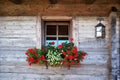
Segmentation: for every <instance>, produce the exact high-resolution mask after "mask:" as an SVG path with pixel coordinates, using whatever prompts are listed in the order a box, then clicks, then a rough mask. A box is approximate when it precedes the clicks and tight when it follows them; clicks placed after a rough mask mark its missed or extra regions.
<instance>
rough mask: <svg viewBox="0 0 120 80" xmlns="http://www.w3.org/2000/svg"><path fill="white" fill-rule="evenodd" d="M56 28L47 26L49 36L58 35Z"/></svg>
mask: <svg viewBox="0 0 120 80" xmlns="http://www.w3.org/2000/svg"><path fill="white" fill-rule="evenodd" d="M56 28H57V27H56V26H55V25H47V35H56Z"/></svg>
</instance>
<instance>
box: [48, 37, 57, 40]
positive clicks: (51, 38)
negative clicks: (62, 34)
mask: <svg viewBox="0 0 120 80" xmlns="http://www.w3.org/2000/svg"><path fill="white" fill-rule="evenodd" d="M46 40H56V37H47V38H46Z"/></svg>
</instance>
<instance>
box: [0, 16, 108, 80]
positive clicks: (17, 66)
mask: <svg viewBox="0 0 120 80" xmlns="http://www.w3.org/2000/svg"><path fill="white" fill-rule="evenodd" d="M37 21H38V22H40V23H38V22H37ZM36 22H37V23H36ZM97 23H98V21H97V17H87V16H86V17H83V16H76V17H73V19H72V32H71V34H72V36H73V38H74V39H75V41H74V42H75V44H76V45H77V46H78V48H79V50H85V51H86V52H88V56H87V57H86V58H85V60H84V61H83V62H82V65H81V67H77V68H75V67H71V70H67V69H66V68H57V67H50V68H49V69H48V70H46V68H45V67H42V66H32V67H29V66H28V65H26V64H27V63H26V62H25V59H26V58H25V54H24V53H25V51H26V50H27V49H28V48H29V47H35V46H38V47H39V45H38V44H39V43H40V42H41V40H40V39H41V36H40V35H41V30H40V29H41V28H40V27H41V26H40V25H41V20H40V17H39V19H38V18H37V17H32V16H31V17H30V16H19V17H17V16H11V17H10V16H9V17H0V61H2V62H3V61H6V62H5V63H1V64H2V66H1V67H0V68H1V74H0V76H1V77H2V78H0V79H2V80H5V79H6V80H11V79H17V78H18V77H20V78H21V80H26V79H28V80H30V79H31V80H36V79H38V78H39V79H44V80H53V79H55V80H88V79H90V80H109V79H108V78H109V68H108V66H109V65H108V63H109V61H110V60H109V53H108V52H107V49H106V41H107V39H108V38H107V35H108V32H109V31H108V30H109V28H108V27H109V26H108V19H107V17H104V21H103V22H102V23H103V24H104V25H105V26H106V34H107V35H106V39H104V40H96V38H95V27H94V26H96V25H97ZM39 24H40V25H39ZM7 61H11V62H10V63H9V62H7ZM15 61H17V63H15ZM11 66H12V67H11ZM9 72H12V73H11V74H12V75H11V74H10V73H9ZM33 73H34V74H33ZM43 74H44V75H43ZM71 75H72V76H71ZM6 77H7V78H6Z"/></svg>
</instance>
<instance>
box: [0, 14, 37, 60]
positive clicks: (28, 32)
mask: <svg viewBox="0 0 120 80" xmlns="http://www.w3.org/2000/svg"><path fill="white" fill-rule="evenodd" d="M35 26H36V17H29V16H19V17H17V16H11V17H9V16H6V17H0V60H6V61H11V60H14V61H20V60H21V61H25V55H24V53H25V51H26V50H27V49H28V48H30V47H35V46H36V29H35Z"/></svg>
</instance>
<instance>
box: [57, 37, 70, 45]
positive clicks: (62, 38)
mask: <svg viewBox="0 0 120 80" xmlns="http://www.w3.org/2000/svg"><path fill="white" fill-rule="evenodd" d="M58 39H59V40H58V45H59V44H62V43H64V42H69V40H68V37H59V38H58Z"/></svg>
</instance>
